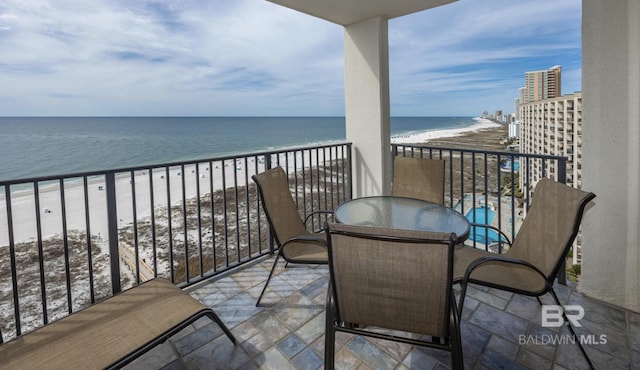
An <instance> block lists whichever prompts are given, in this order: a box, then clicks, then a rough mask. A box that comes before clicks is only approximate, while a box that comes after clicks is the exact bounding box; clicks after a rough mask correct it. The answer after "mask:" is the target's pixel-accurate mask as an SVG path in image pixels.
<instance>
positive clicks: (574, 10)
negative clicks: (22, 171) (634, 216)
mask: <svg viewBox="0 0 640 370" xmlns="http://www.w3.org/2000/svg"><path fill="white" fill-rule="evenodd" d="M580 22H581V0H562V1H557V0H518V1H513V0H460V1H458V2H456V3H453V4H449V5H446V6H443V7H440V8H436V9H432V10H429V11H425V12H420V13H416V14H412V15H409V16H405V17H401V18H396V19H392V20H390V21H389V54H390V83H391V113H392V115H394V116H437V115H453V116H457V115H460V116H475V115H479V114H481V113H482V112H483V111H485V110H487V111H489V112H493V111H495V110H497V109H502V110H503V111H504V112H505V113H508V112H513V110H514V99H515V98H516V97H517V93H518V88H519V87H521V86H523V85H524V73H525V71H532V70H540V69H548V68H549V67H552V66H554V65H558V64H559V65H561V66H562V67H563V71H562V92H563V94H568V93H572V92H574V91H579V90H580V89H581V45H580ZM0 56H2V57H1V58H0V86H1V88H0V116H167V115H170V116H282V115H285V116H296V115H302V116H307V115H308V116H342V115H344V54H343V28H342V27H341V26H338V25H335V24H332V23H329V22H326V21H323V20H320V19H316V18H313V17H311V16H307V15H304V14H301V13H298V12H295V11H293V10H290V9H287V8H283V7H280V6H277V5H275V4H272V3H270V2H267V1H264V0H233V1H228V0H211V1H203V0H183V1H177V0H156V1H149V0H136V1H130V0H92V1H80V0H0Z"/></svg>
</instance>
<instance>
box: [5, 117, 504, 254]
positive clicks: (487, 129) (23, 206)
mask: <svg viewBox="0 0 640 370" xmlns="http://www.w3.org/2000/svg"><path fill="white" fill-rule="evenodd" d="M475 120H476V121H477V123H476V124H474V125H471V126H468V127H464V128H457V129H445V130H433V131H426V132H421V133H416V134H408V135H402V136H396V137H394V138H392V139H391V140H392V142H393V143H394V144H407V145H409V144H414V145H428V146H442V147H464V148H472V149H484V150H504V149H505V148H504V145H502V144H500V139H502V138H503V137H504V136H506V133H507V128H506V125H502V124H498V123H495V122H492V121H489V120H486V119H481V118H476V119H475ZM307 154H309V153H306V152H305V154H304V158H305V160H304V161H302V157H303V153H302V152H295V158H294V155H293V153H288V154H287V155H286V156H284V155H280V163H281V165H282V166H283V167H288V168H289V169H290V170H293V169H294V167H297V168H298V169H299V168H300V167H302V166H303V165H304V167H309V166H315V165H316V163H315V162H316V158H314V156H311V155H310V154H309V155H307ZM330 156H331V158H333V159H334V160H335V159H341V153H340V152H338V151H337V150H335V151H332V153H330ZM325 159H326V158H320V160H325ZM256 162H257V163H256ZM303 162H304V163H303ZM196 163H198V166H199V167H198V173H197V174H196V171H195V166H196V165H195V164H189V165H185V166H184V169H182V167H180V166H176V167H170V168H169V171H168V172H167V171H166V170H165V167H160V168H158V170H155V171H153V183H154V188H153V189H154V191H153V198H154V203H153V205H154V208H158V207H166V206H167V188H168V189H169V192H170V194H171V203H172V204H174V205H175V204H181V202H182V201H183V193H182V183H183V182H184V184H185V193H184V200H187V201H188V200H191V199H195V198H196V197H197V196H198V195H199V196H204V195H205V194H208V193H211V192H212V191H213V192H216V191H218V190H222V189H223V181H222V177H223V176H224V177H225V179H226V183H225V184H224V186H226V187H227V188H228V187H232V186H234V185H238V186H245V185H247V182H248V183H249V184H250V183H251V175H253V174H255V173H257V172H261V171H262V170H263V169H264V163H263V162H262V161H259V160H258V158H250V159H247V162H246V167H247V168H246V169H245V160H244V159H241V160H238V161H234V160H226V161H224V162H223V161H204V162H196ZM273 163H274V164H275V163H278V162H276V161H273ZM294 163H295V164H294ZM234 167H235V168H234ZM182 171H184V173H182ZM238 171H239V172H238ZM238 173H240V174H242V176H237V174H238ZM167 175H168V176H169V178H168V179H167V178H166V176H167ZM212 177H213V178H212ZM246 179H248V181H247V180H246ZM134 181H135V185H136V186H135V192H136V213H137V214H136V216H137V217H136V218H138V219H143V218H145V217H148V216H149V215H150V214H151V201H150V193H151V191H150V185H149V183H150V176H149V173H148V171H142V170H140V171H136V172H135V176H134ZM167 182H168V183H169V186H168V187H167ZM103 184H104V178H103V179H100V178H89V179H88V185H87V193H88V198H89V213H90V215H91V224H90V229H91V233H92V234H93V235H97V236H99V237H101V238H104V237H106V235H107V232H108V231H107V229H106V192H105V191H103V190H102V189H100V188H99V187H100V185H103ZM14 186H15V185H14ZM64 186H65V199H66V205H65V208H66V210H65V211H66V223H67V225H66V226H67V228H68V229H69V230H71V229H78V230H85V229H86V221H85V210H84V208H85V207H84V202H83V201H81V202H73V199H83V197H84V195H85V194H84V184H83V181H82V179H81V178H78V179H70V180H66V181H65V184H64ZM12 187H13V186H12ZM198 187H199V192H198V190H197V189H198ZM14 189H15V190H12V191H11V199H12V215H13V233H14V241H15V242H16V243H19V242H25V241H29V240H35V239H36V237H37V235H36V217H35V209H36V203H35V199H34V195H33V193H34V192H33V188H31V189H19V188H17V187H16V188H14ZM116 192H117V194H118V197H117V199H118V201H117V202H118V220H119V225H121V226H124V225H127V224H130V223H131V222H133V211H132V208H133V207H132V202H133V200H132V191H131V177H130V176H129V174H128V173H121V174H118V175H116ZM39 194H40V199H39V208H40V216H41V219H42V223H41V233H42V234H41V235H42V239H47V238H50V237H52V236H54V235H56V234H58V233H60V232H61V225H62V216H61V210H62V206H61V203H60V191H59V183H58V182H57V181H56V182H54V183H51V184H41V186H40V187H39ZM4 198H5V194H4V192H2V194H0V212H3V213H5V214H6V202H5V199H4ZM45 209H47V210H48V211H49V212H46V213H45V211H44V210H45ZM3 245H8V230H7V224H6V223H2V224H0V246H3Z"/></svg>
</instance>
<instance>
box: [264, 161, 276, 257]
mask: <svg viewBox="0 0 640 370" xmlns="http://www.w3.org/2000/svg"><path fill="white" fill-rule="evenodd" d="M271 166H272V165H271V153H269V154H265V156H264V170H265V171H267V170H270V169H271ZM267 240H268V241H269V253H271V254H273V253H274V252H275V251H276V242H275V239H274V237H273V234H272V232H271V225H269V229H268V231H267Z"/></svg>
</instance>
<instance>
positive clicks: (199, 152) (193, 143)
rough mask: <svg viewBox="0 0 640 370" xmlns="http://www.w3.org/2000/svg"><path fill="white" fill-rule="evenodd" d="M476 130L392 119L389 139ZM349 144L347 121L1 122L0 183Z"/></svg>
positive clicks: (461, 121)
mask: <svg viewBox="0 0 640 370" xmlns="http://www.w3.org/2000/svg"><path fill="white" fill-rule="evenodd" d="M475 123H476V121H474V119H473V117H393V118H392V119H391V135H392V136H396V135H404V136H411V135H413V134H419V133H422V132H425V131H434V130H444V129H456V128H465V127H469V126H472V125H474V124H475ZM344 140H345V119H344V117H0V158H1V159H0V181H2V180H13V179H19V178H29V177H40V176H48V175H59V174H70V173H75V172H86V171H101V170H107V169H114V168H122V167H130V166H141V165H150V164H160V163H166V162H174V161H183V160H192V159H206V158H213V157H219V156H226V155H233V154H243V153H251V152H257V151H263V150H272V149H278V148H286V147H295V146H303V145H311V144H321V143H330V142H336V141H344Z"/></svg>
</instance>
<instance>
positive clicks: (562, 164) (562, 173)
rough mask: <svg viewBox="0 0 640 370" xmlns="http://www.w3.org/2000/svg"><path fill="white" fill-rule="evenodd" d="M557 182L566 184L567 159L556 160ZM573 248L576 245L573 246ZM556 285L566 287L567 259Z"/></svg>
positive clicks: (561, 267)
mask: <svg viewBox="0 0 640 370" xmlns="http://www.w3.org/2000/svg"><path fill="white" fill-rule="evenodd" d="M558 182H559V183H561V184H566V183H567V157H562V158H559V159H558ZM573 246H574V248H575V247H576V244H575V242H574V244H573ZM558 283H559V284H562V285H567V259H566V258H563V259H562V266H560V272H559V273H558Z"/></svg>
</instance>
